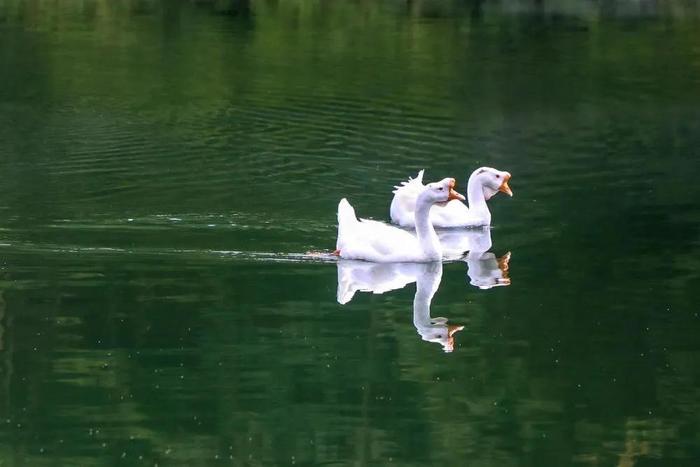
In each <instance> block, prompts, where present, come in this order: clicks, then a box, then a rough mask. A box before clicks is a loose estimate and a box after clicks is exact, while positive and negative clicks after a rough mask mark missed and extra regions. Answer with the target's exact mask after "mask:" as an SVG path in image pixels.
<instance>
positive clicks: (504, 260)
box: [496, 251, 510, 285]
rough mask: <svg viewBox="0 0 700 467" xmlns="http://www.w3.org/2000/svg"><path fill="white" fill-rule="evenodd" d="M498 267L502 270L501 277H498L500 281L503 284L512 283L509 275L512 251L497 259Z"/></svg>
mask: <svg viewBox="0 0 700 467" xmlns="http://www.w3.org/2000/svg"><path fill="white" fill-rule="evenodd" d="M496 261H497V263H498V269H500V270H501V276H502V277H501V278H500V279H498V283H499V284H501V285H510V277H508V270H509V269H510V266H509V264H508V263H509V262H510V251H509V252H508V253H506V254H505V255H503V256H501V257H500V258H498V259H497V260H496Z"/></svg>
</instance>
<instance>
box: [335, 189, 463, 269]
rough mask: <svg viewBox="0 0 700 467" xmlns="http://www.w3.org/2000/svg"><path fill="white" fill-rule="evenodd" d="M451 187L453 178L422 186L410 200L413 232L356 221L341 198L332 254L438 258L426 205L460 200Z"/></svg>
mask: <svg viewBox="0 0 700 467" xmlns="http://www.w3.org/2000/svg"><path fill="white" fill-rule="evenodd" d="M421 185H422V183H421ZM454 186H455V180H454V178H445V179H443V180H441V181H439V182H435V183H429V184H427V185H425V186H422V188H421V190H420V193H419V194H417V195H416V199H415V202H414V213H413V218H414V224H415V227H416V232H415V235H414V234H413V233H409V232H407V231H405V230H402V229H399V228H397V227H393V226H390V225H387V224H384V223H382V222H377V221H372V220H366V219H359V220H358V219H357V216H355V210H354V209H353V208H352V206H350V203H348V201H347V200H346V199H345V198H343V199H341V200H340V203H339V204H338V241H337V243H336V250H335V254H336V255H338V256H340V257H341V258H346V259H361V260H365V261H372V262H377V263H388V262H418V263H421V262H428V261H440V260H441V259H442V247H441V246H440V240H439V239H438V236H437V234H436V233H435V229H434V228H433V226H432V224H431V223H430V219H429V215H430V208H432V207H433V205H434V204H436V203H446V202H447V201H450V200H453V199H457V200H463V199H464V196H462V195H460V194H459V193H457V192H456V191H455V190H454Z"/></svg>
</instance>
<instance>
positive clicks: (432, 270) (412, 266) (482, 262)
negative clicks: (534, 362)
mask: <svg viewBox="0 0 700 467" xmlns="http://www.w3.org/2000/svg"><path fill="white" fill-rule="evenodd" d="M438 235H439V237H440V240H441V242H442V244H443V248H445V249H446V250H449V252H450V255H449V256H450V257H454V258H457V257H459V258H461V259H462V260H464V261H465V262H466V263H467V276H468V277H469V283H470V284H471V285H474V286H476V287H478V288H480V289H490V288H492V287H496V286H503V285H510V278H509V277H508V262H509V260H510V253H507V254H506V255H504V256H502V257H501V258H496V255H494V254H493V253H492V252H490V251H488V250H489V249H490V248H491V246H492V241H491V230H490V229H488V228H486V229H477V230H465V229H459V230H457V229H454V230H447V231H442V232H439V233H438ZM441 281H442V263H440V262H435V263H370V262H366V261H355V260H340V261H338V289H337V300H338V303H340V304H341V305H344V304H346V303H348V302H350V301H351V300H352V298H353V297H354V296H355V293H356V292H358V291H360V292H371V293H374V294H383V293H386V292H389V291H391V290H397V289H401V288H403V287H405V286H407V285H408V284H411V283H413V282H415V283H416V294H415V297H414V299H413V325H414V326H415V327H416V330H417V331H418V334H420V336H421V338H422V339H423V340H424V341H427V342H435V343H437V344H440V345H441V346H442V349H443V350H444V351H445V352H452V351H453V350H454V343H455V337H454V336H455V334H456V333H457V332H459V331H461V330H462V329H464V326H461V325H453V324H448V319H447V318H444V317H435V318H432V317H431V316H430V305H431V303H432V300H433V297H434V296H435V293H436V292H437V291H438V289H439V288H440V283H441Z"/></svg>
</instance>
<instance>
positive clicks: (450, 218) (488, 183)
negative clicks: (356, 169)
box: [390, 167, 513, 227]
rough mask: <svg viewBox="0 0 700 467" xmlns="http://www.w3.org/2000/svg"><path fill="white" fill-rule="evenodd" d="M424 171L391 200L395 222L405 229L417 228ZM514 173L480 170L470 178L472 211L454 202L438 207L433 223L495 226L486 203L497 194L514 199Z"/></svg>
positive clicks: (470, 208) (458, 202)
mask: <svg viewBox="0 0 700 467" xmlns="http://www.w3.org/2000/svg"><path fill="white" fill-rule="evenodd" d="M423 172H424V171H423V170H421V171H420V172H418V175H417V176H416V178H409V179H408V181H406V182H402V184H401V186H396V187H395V188H396V189H395V190H394V198H393V199H392V200H391V209H390V213H391V221H392V222H393V223H395V224H398V225H400V226H401V227H414V225H415V223H416V222H415V212H416V200H417V199H418V194H419V193H421V190H422V189H423V186H424V185H423ZM508 180H510V173H508V172H503V171H501V170H496V169H493V168H491V167H481V168H478V169H476V170H475V171H474V172H473V173H472V174H471V176H470V177H469V184H468V185H467V201H468V202H469V207H467V206H466V205H465V204H464V203H462V202H460V201H452V202H449V203H447V204H446V205H444V206H436V207H435V208H434V209H433V210H432V211H431V212H430V221H431V222H432V224H433V225H434V226H435V227H477V226H482V225H491V212H490V211H489V208H488V206H487V205H486V201H487V200H488V199H490V198H491V197H492V196H493V195H495V194H496V193H498V192H499V191H500V192H503V193H505V194H507V195H508V196H513V192H512V191H511V189H510V187H509V186H508Z"/></svg>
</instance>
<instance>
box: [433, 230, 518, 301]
mask: <svg viewBox="0 0 700 467" xmlns="http://www.w3.org/2000/svg"><path fill="white" fill-rule="evenodd" d="M437 234H438V237H439V238H440V243H441V244H442V248H443V251H444V254H445V258H446V259H448V260H462V261H465V262H466V263H467V276H468V277H469V283H470V284H471V285H473V286H475V287H478V288H480V289H482V290H483V289H490V288H492V287H498V286H504V285H510V277H509V276H508V269H509V262H510V252H508V253H506V254H505V255H503V256H501V257H500V258H497V257H496V255H495V254H493V253H492V252H490V251H489V250H490V249H491V246H492V245H493V243H492V241H491V229H490V228H489V227H484V228H479V229H447V230H441V231H438V232H437Z"/></svg>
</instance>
